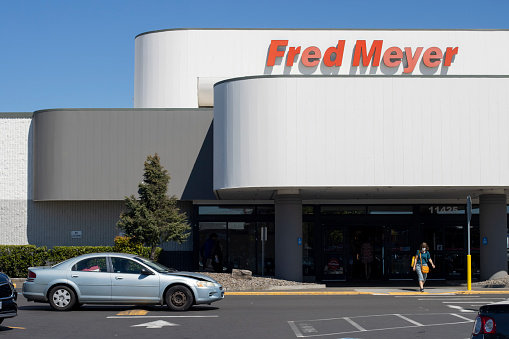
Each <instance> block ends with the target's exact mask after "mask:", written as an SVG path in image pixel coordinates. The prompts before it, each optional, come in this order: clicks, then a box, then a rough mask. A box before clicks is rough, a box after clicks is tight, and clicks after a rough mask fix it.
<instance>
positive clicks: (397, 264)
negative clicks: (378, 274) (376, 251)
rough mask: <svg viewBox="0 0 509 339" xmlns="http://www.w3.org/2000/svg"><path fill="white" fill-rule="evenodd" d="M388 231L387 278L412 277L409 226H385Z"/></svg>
mask: <svg viewBox="0 0 509 339" xmlns="http://www.w3.org/2000/svg"><path fill="white" fill-rule="evenodd" d="M387 232H388V233H389V234H388V236H387V237H386V238H387V239H388V240H389V248H388V250H389V267H388V270H389V279H394V280H397V279H412V272H413V270H412V267H411V262H412V255H413V254H412V249H411V247H410V243H411V241H410V240H411V237H410V227H407V226H394V227H387Z"/></svg>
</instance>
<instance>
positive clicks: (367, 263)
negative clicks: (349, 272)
mask: <svg viewBox="0 0 509 339" xmlns="http://www.w3.org/2000/svg"><path fill="white" fill-rule="evenodd" d="M360 260H361V262H362V263H363V264H364V275H365V276H366V280H369V276H370V275H371V263H372V262H373V245H372V244H371V242H370V241H369V240H367V241H364V242H363V243H362V245H361V257H360Z"/></svg>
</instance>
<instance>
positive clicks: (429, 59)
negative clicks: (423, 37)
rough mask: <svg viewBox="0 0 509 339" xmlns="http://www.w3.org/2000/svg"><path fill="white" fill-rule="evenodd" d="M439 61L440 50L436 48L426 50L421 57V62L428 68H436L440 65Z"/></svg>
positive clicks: (440, 57) (440, 56)
mask: <svg viewBox="0 0 509 339" xmlns="http://www.w3.org/2000/svg"><path fill="white" fill-rule="evenodd" d="M432 53H434V54H432ZM440 59H442V50H440V48H438V47H430V48H428V49H427V50H426V52H424V55H423V56H422V62H424V64H425V65H426V66H428V67H437V66H438V65H440ZM433 60H434V61H433Z"/></svg>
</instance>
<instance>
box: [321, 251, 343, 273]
mask: <svg viewBox="0 0 509 339" xmlns="http://www.w3.org/2000/svg"><path fill="white" fill-rule="evenodd" d="M325 259H326V261H325V267H324V268H323V273H324V274H335V275H336V274H337V275H339V274H344V265H343V255H341V254H339V253H338V254H330V255H327V256H326V258H325Z"/></svg>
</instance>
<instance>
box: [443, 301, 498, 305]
mask: <svg viewBox="0 0 509 339" xmlns="http://www.w3.org/2000/svg"><path fill="white" fill-rule="evenodd" d="M442 304H489V302H487V301H482V300H481V301H477V300H476V301H473V300H472V301H442Z"/></svg>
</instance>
